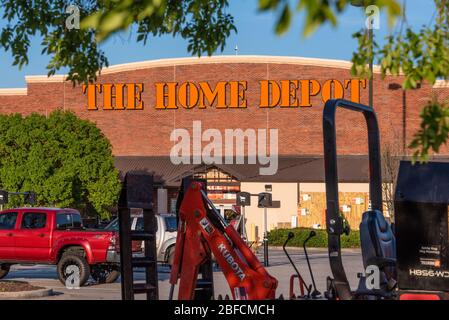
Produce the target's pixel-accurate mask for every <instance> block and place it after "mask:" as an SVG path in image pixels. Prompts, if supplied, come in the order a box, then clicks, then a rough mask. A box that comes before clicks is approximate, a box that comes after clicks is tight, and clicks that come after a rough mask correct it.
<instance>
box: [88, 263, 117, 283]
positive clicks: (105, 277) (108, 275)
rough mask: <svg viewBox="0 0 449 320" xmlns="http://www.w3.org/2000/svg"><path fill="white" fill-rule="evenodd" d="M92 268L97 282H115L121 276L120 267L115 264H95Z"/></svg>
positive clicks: (92, 274) (93, 276)
mask: <svg viewBox="0 0 449 320" xmlns="http://www.w3.org/2000/svg"><path fill="white" fill-rule="evenodd" d="M91 270H92V272H91V276H92V278H93V279H94V280H95V281H96V282H97V283H114V282H115V281H116V280H117V279H118V277H120V268H119V267H118V266H115V265H94V266H92V268H91Z"/></svg>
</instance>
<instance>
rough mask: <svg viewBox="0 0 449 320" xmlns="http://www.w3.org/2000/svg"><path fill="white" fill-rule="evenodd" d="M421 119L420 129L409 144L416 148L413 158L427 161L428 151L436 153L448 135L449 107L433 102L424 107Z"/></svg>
mask: <svg viewBox="0 0 449 320" xmlns="http://www.w3.org/2000/svg"><path fill="white" fill-rule="evenodd" d="M420 116H421V118H422V123H421V128H420V129H419V131H418V132H417V133H416V134H415V137H414V139H413V141H412V142H411V144H410V147H411V148H416V149H417V150H416V151H415V153H414V158H415V160H416V159H418V158H419V159H420V160H421V161H427V160H428V157H429V150H432V151H433V152H438V151H439V149H440V147H441V145H443V144H445V143H446V141H447V138H448V135H449V107H448V106H447V104H445V103H439V102H438V101H437V100H433V101H431V102H429V104H428V105H426V106H425V107H424V108H423V109H422V111H421V114H420Z"/></svg>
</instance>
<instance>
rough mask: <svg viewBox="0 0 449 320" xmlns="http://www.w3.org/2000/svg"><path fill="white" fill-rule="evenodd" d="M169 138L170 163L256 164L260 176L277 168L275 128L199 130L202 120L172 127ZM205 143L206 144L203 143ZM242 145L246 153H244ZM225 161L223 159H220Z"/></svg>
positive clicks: (276, 130) (274, 172)
mask: <svg viewBox="0 0 449 320" xmlns="http://www.w3.org/2000/svg"><path fill="white" fill-rule="evenodd" d="M170 141H173V142H175V144H174V145H173V147H172V148H171V150H170V160H171V162H172V163H173V164H176V165H177V164H223V163H224V164H245V158H246V159H247V163H248V164H259V165H260V167H259V174H260V175H274V174H276V172H277V170H278V129H257V130H256V129H246V130H243V129H225V130H224V136H223V134H222V131H220V130H218V129H206V130H204V132H203V131H202V126H201V121H193V125H192V135H191V134H190V132H189V131H188V130H187V129H174V130H173V131H172V132H171V134H170ZM204 143H207V144H204ZM245 146H246V150H247V152H245ZM223 160H224V161H223Z"/></svg>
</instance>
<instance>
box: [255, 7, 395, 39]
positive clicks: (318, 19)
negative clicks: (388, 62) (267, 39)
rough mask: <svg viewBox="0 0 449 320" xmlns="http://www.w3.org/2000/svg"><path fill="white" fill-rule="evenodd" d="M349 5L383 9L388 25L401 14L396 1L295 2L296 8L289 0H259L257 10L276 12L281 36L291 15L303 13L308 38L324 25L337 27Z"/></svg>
mask: <svg viewBox="0 0 449 320" xmlns="http://www.w3.org/2000/svg"><path fill="white" fill-rule="evenodd" d="M351 4H357V5H358V6H362V7H366V6H368V5H376V6H378V7H379V8H385V9H386V10H387V13H388V18H389V21H390V24H392V23H393V21H394V19H395V17H397V16H398V15H399V14H400V13H401V7H400V5H399V4H398V2H397V1H396V0H358V1H356V0H335V1H329V0H297V1H296V6H294V5H293V4H292V1H289V0H259V9H260V10H261V11H274V12H277V14H278V20H277V22H276V25H275V30H276V32H277V33H278V34H282V33H284V32H286V31H287V30H288V29H289V27H290V25H291V21H292V15H293V14H294V13H295V12H296V13H300V12H304V13H305V15H304V16H305V21H304V26H303V30H302V34H303V35H304V36H309V35H311V34H312V33H313V32H314V31H315V30H316V29H317V28H318V27H320V26H321V25H323V24H325V23H330V24H331V25H332V26H337V25H338V19H337V16H338V15H339V14H341V13H342V12H343V11H344V10H345V9H347V8H348V7H349V6H351Z"/></svg>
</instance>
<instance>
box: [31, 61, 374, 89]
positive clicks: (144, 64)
mask: <svg viewBox="0 0 449 320" xmlns="http://www.w3.org/2000/svg"><path fill="white" fill-rule="evenodd" d="M219 63H254V64H258V63H262V64H263V63H269V64H292V65H302V66H315V67H327V68H338V69H345V70H349V69H350V68H351V66H352V63H351V62H350V61H346V60H336V59H320V58H305V57H293V56H263V55H241V56H238V55H237V56H236V55H223V56H211V57H184V58H167V59H156V60H146V61H140V62H129V63H123V64H116V65H113V66H109V67H106V68H103V69H102V70H101V71H100V73H99V74H100V75H107V74H113V73H118V72H126V71H135V70H142V69H149V68H160V67H176V66H184V65H197V64H219ZM374 72H375V73H380V67H379V66H375V67H374ZM66 77H67V75H54V76H51V77H48V76H46V75H29V76H25V81H26V82H27V83H39V82H64V81H65V79H66Z"/></svg>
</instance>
